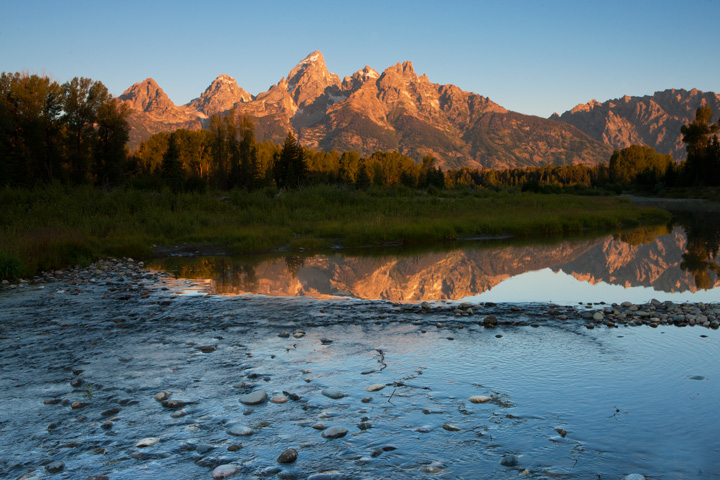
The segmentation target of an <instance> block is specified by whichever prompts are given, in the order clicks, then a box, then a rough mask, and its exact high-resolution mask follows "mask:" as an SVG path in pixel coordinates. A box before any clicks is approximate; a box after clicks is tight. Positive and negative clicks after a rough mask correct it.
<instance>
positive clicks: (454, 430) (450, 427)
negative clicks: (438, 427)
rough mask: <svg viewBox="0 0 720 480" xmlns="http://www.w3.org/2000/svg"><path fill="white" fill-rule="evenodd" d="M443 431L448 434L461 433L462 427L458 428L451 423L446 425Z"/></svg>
mask: <svg viewBox="0 0 720 480" xmlns="http://www.w3.org/2000/svg"><path fill="white" fill-rule="evenodd" d="M443 429H445V430H447V431H448V432H459V431H460V427H457V426H455V425H452V424H450V423H446V424H445V425H443Z"/></svg>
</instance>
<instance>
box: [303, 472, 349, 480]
mask: <svg viewBox="0 0 720 480" xmlns="http://www.w3.org/2000/svg"><path fill="white" fill-rule="evenodd" d="M345 478H346V477H345V475H343V474H342V473H339V472H327V473H316V474H315V475H310V476H309V477H308V478H307V480H344V479H345Z"/></svg>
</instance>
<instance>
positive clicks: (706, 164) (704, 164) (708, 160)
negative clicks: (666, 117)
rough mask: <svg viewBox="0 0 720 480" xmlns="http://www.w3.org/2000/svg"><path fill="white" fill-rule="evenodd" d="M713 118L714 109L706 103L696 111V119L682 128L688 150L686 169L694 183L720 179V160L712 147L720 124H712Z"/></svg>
mask: <svg viewBox="0 0 720 480" xmlns="http://www.w3.org/2000/svg"><path fill="white" fill-rule="evenodd" d="M711 119H712V109H711V108H710V105H707V104H705V105H703V106H701V107H699V108H698V109H697V111H696V112H695V120H693V121H692V122H691V123H690V124H689V125H683V127H682V128H681V129H680V131H681V132H682V135H683V142H685V149H686V151H687V160H686V161H685V165H684V171H685V175H686V177H687V180H688V181H689V182H690V184H692V185H706V184H708V183H711V184H713V183H715V181H716V179H717V180H720V178H718V177H720V172H718V171H717V166H716V165H717V164H718V163H720V160H718V159H717V158H713V157H714V151H713V148H711V142H712V141H713V138H714V136H715V135H714V134H715V133H716V132H717V131H718V129H719V128H720V125H713V124H711V123H710V121H711Z"/></svg>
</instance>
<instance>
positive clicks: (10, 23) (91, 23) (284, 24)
mask: <svg viewBox="0 0 720 480" xmlns="http://www.w3.org/2000/svg"><path fill="white" fill-rule="evenodd" d="M1 3H2V20H0V70H2V71H5V72H15V71H22V70H26V71H28V72H30V73H38V74H47V75H50V76H52V77H53V78H55V79H56V80H58V81H60V82H64V81H66V80H69V79H71V78H73V77H75V76H85V77H90V78H92V79H94V80H100V81H102V82H103V83H104V84H105V85H106V86H107V87H108V88H109V89H110V92H111V93H112V94H114V95H120V94H121V93H122V92H123V91H124V90H125V89H126V88H128V87H129V86H131V85H132V84H133V83H135V82H139V81H142V80H144V79H145V78H147V77H152V78H154V79H155V80H156V81H157V82H158V83H159V85H160V86H161V87H162V88H163V90H165V92H166V93H167V94H168V95H169V96H170V98H171V99H172V100H173V102H175V103H176V104H184V103H187V102H189V101H190V100H191V99H193V98H195V97H197V96H199V95H200V94H201V93H202V92H203V91H204V90H205V88H207V86H208V85H209V84H210V83H211V82H212V80H213V79H214V78H215V77H217V76H218V75H220V74H228V75H231V76H232V77H234V78H235V79H236V80H237V81H238V84H239V85H240V86H241V87H243V88H244V89H245V90H247V91H249V92H250V93H252V94H258V93H260V92H263V91H265V90H267V89H268V88H269V87H270V86H271V85H272V84H275V83H277V82H278V81H279V80H280V78H281V77H283V76H285V75H287V73H288V72H289V71H290V70H291V69H292V67H293V66H295V64H297V63H298V62H299V61H300V60H301V59H302V58H303V57H305V56H306V55H307V54H308V53H310V52H312V51H314V50H320V51H321V52H322V53H323V55H324V56H325V62H326V64H327V66H328V69H329V70H330V71H331V72H334V73H337V74H338V75H340V77H343V76H346V75H351V74H352V73H353V72H354V71H356V70H358V69H360V68H362V67H364V66H365V65H370V66H371V67H373V68H374V69H376V70H378V71H380V72H382V70H384V69H385V68H387V67H388V66H390V65H393V64H395V63H398V62H402V61H405V60H410V61H412V62H413V64H414V66H415V71H416V72H417V73H418V75H420V74H422V73H426V74H427V75H428V77H429V79H430V81H431V82H434V83H440V84H446V83H452V84H455V85H457V86H459V87H460V88H462V89H463V90H468V91H472V92H475V93H478V94H480V95H484V96H487V97H490V99H491V100H493V101H495V102H497V103H499V104H500V105H502V106H504V107H506V108H509V109H511V110H515V111H518V112H521V113H527V114H532V115H540V116H543V117H547V116H549V115H550V114H552V113H553V112H555V111H557V112H558V113H562V112H564V111H566V110H569V109H570V108H572V107H574V106H575V105H576V104H578V103H586V102H588V101H589V100H591V99H593V98H595V99H597V100H599V101H605V100H608V99H611V98H618V97H621V96H622V95H625V94H628V95H649V94H652V93H653V92H655V91H658V90H664V89H667V88H685V89H691V88H698V89H700V90H703V91H714V92H720V53H719V49H718V46H719V45H720V29H718V28H717V25H718V21H719V20H720V0H683V1H672V2H670V1H664V0H653V1H633V0H625V1H607V0H604V1H596V0H572V1H570V0H568V1H548V0H531V1H530V0H529V1H521V0H496V1H492V2H489V1H480V0H478V1H455V2H453V1H451V0H449V1H445V2H440V1H437V2H436V1H422V0H415V1H393V0H383V1H375V0H363V1H355V2H352V3H350V2H344V1H341V0H334V1H299V0H298V1H292V2H288V1H283V0H274V1H255V2H245V1H233V2H207V3H203V2H198V1H192V2H190V1H182V0H176V1H172V2H161V1H152V0H145V1H139V2H138V1H132V0H131V1H124V2H105V1H98V0H93V1H74V0H68V1H64V2H62V1H55V0H52V1H51V0H47V1H34V0H2V2H1Z"/></svg>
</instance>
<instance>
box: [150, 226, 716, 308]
mask: <svg viewBox="0 0 720 480" xmlns="http://www.w3.org/2000/svg"><path fill="white" fill-rule="evenodd" d="M718 228H720V217H717V218H715V217H710V218H707V217H704V218H702V219H701V220H700V223H699V225H698V224H697V223H690V222H686V223H685V224H684V225H683V224H675V225H671V226H661V227H654V228H643V229H638V230H635V231H631V232H622V233H618V234H614V235H605V236H600V237H595V238H591V239H587V238H586V239H569V240H557V241H555V242H552V241H545V242H543V243H539V244H528V243H527V241H525V242H522V243H521V242H518V241H509V240H508V241H502V242H487V241H484V242H483V241H480V242H469V241H468V242H461V243H459V244H455V245H453V248H450V249H445V250H431V251H427V250H426V251H406V250H403V249H401V248H398V249H394V250H384V251H383V250H371V249H366V250H362V251H357V250H356V251H352V252H336V253H331V254H320V255H295V254H293V255H288V254H275V255H274V256H264V257H229V256H220V257H200V258H182V257H171V258H166V259H164V260H161V261H158V262H157V263H156V264H155V266H156V267H158V268H161V269H164V270H167V271H170V272H173V273H174V274H175V275H176V276H177V277H178V278H192V279H197V280H198V281H199V284H198V285H199V288H198V289H199V290H200V291H203V292H207V293H216V294H224V295H237V294H244V293H251V294H263V295H272V296H311V297H319V298H326V297H333V296H346V297H353V298H362V299H384V300H392V301H424V300H463V301H475V302H487V301H492V302H554V303H558V304H576V303H578V302H607V303H612V302H616V303H621V302H623V301H631V302H634V303H646V302H649V301H650V300H651V299H657V300H660V301H665V300H671V301H674V302H688V301H692V302H714V301H718V300H720V293H718V292H720V288H719V287H720V277H719V276H718V272H720V267H718V265H720V262H719V260H720V256H718V243H720V234H719V233H718Z"/></svg>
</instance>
